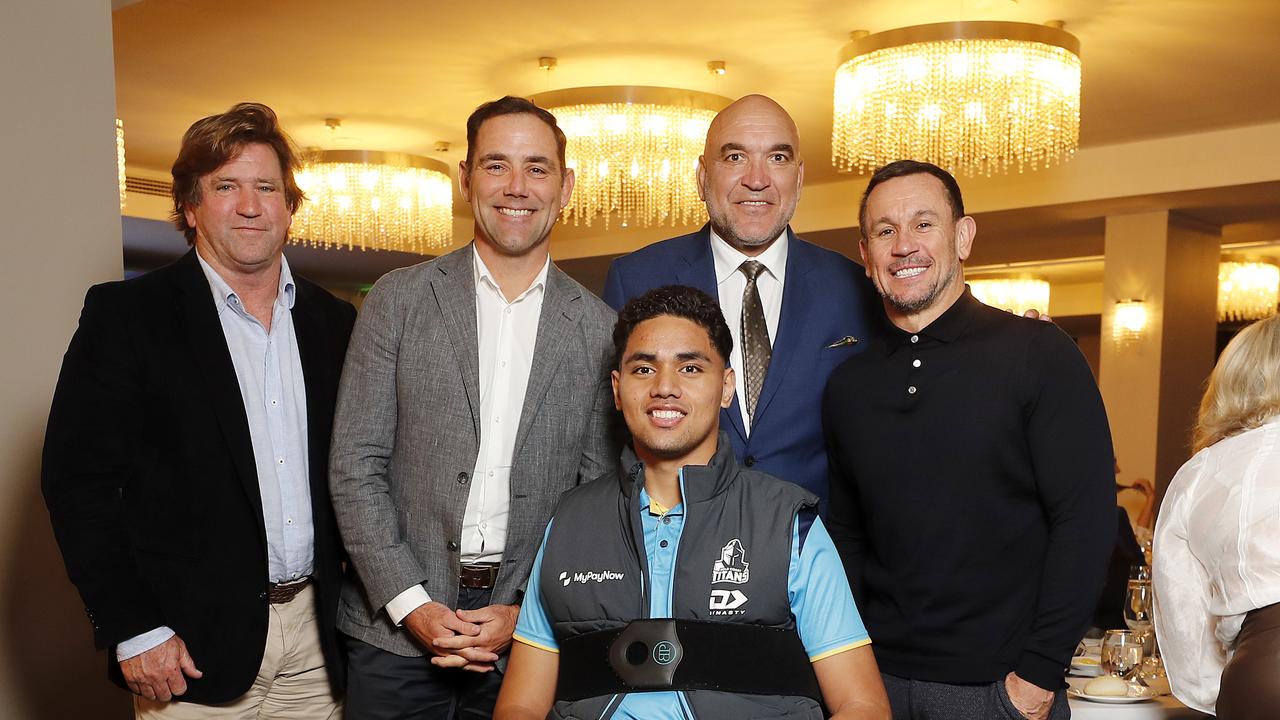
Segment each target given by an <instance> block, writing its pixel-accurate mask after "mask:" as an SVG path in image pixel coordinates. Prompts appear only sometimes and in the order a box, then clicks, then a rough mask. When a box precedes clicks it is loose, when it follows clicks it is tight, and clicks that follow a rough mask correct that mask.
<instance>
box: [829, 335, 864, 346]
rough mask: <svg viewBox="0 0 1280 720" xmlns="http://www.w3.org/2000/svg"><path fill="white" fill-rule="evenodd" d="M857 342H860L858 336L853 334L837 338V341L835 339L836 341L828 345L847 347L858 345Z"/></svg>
mask: <svg viewBox="0 0 1280 720" xmlns="http://www.w3.org/2000/svg"><path fill="white" fill-rule="evenodd" d="M857 343H858V338H856V337H854V336H852V335H845V336H844V337H842V338H840V339H839V340H837V341H835V342H833V343H831V344H830V345H828V346H827V347H829V348H838V347H845V346H846V345H856V344H857Z"/></svg>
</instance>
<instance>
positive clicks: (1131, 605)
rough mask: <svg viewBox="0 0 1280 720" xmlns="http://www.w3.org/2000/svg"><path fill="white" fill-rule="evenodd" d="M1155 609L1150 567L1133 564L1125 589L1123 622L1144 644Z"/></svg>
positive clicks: (1149, 632) (1149, 633) (1148, 634)
mask: <svg viewBox="0 0 1280 720" xmlns="http://www.w3.org/2000/svg"><path fill="white" fill-rule="evenodd" d="M1154 610H1155V607H1154V603H1153V602H1152V594H1151V567H1150V566H1149V565H1134V566H1132V567H1131V568H1130V569H1129V586H1128V588H1127V589H1126V591H1125V599H1124V624H1125V625H1128V626H1129V629H1130V630H1132V631H1134V633H1136V634H1137V639H1138V642H1139V643H1141V644H1142V645H1144V646H1145V645H1146V642H1147V640H1148V638H1149V636H1150V635H1151V615H1152V613H1153V611H1154Z"/></svg>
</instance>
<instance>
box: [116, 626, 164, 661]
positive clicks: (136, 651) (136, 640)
mask: <svg viewBox="0 0 1280 720" xmlns="http://www.w3.org/2000/svg"><path fill="white" fill-rule="evenodd" d="M175 634H176V633H174V632H173V630H172V629H171V628H170V627H169V626H168V625H161V626H160V627H158V628H156V629H154V630H148V631H147V632H144V633H142V634H141V635H135V636H133V637H131V638H129V639H128V640H125V641H124V642H122V643H120V644H119V645H117V646H116V661H117V662H120V661H124V660H128V659H129V658H131V657H137V656H139V655H141V654H142V653H144V652H146V651H148V650H150V649H152V648H154V647H156V646H158V645H159V644H160V643H163V642H165V641H166V640H168V639H169V638H171V637H173V636H174V635H175Z"/></svg>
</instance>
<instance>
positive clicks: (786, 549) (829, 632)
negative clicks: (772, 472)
mask: <svg viewBox="0 0 1280 720" xmlns="http://www.w3.org/2000/svg"><path fill="white" fill-rule="evenodd" d="M613 341H614V347H615V350H616V353H617V355H616V362H615V368H616V369H615V370H614V371H613V393H614V403H615V405H617V407H618V409H619V410H621V411H622V416H623V418H624V420H625V421H626V424H627V428H628V429H629V430H630V431H631V445H630V447H626V448H624V449H623V451H622V457H621V462H620V463H619V465H618V467H617V469H616V470H615V471H614V472H612V473H610V474H608V475H605V476H604V477H602V478H600V479H598V480H595V481H594V482H590V483H587V484H585V485H581V486H579V487H577V488H574V489H573V490H570V491H569V492H567V493H565V495H564V496H563V497H562V498H561V500H560V505H559V507H558V508H557V510H556V513H555V516H554V517H553V518H552V521H551V523H550V524H549V525H548V527H547V531H546V535H545V537H544V538H543V543H542V548H541V549H540V550H539V551H538V556H537V560H536V561H535V563H534V566H533V572H532V574H531V575H530V578H529V583H528V588H527V592H526V594H525V597H524V604H523V607H522V609H521V611H520V619H519V622H518V624H517V626H516V631H515V635H514V639H515V640H516V641H517V642H516V643H514V645H513V646H512V651H511V663H510V666H509V668H508V670H507V676H506V678H505V680H504V682H503V686H502V691H501V694H500V695H499V697H498V705H497V710H496V713H495V717H496V718H498V719H499V720H518V719H523V718H538V719H541V718H545V717H548V713H550V716H551V717H556V718H562V717H578V718H583V717H590V718H605V719H608V718H613V719H615V720H616V719H618V718H644V719H645V720H653V719H654V718H688V717H694V718H736V717H742V718H746V717H763V716H767V717H771V718H814V719H815V720H817V719H819V718H822V717H823V710H822V707H821V705H820V703H822V704H825V705H826V707H827V708H828V709H829V711H830V712H831V714H832V717H835V718H841V719H846V718H847V719H853V718H888V717H889V704H888V700H887V699H886V697H885V692H884V687H883V686H882V684H881V681H880V674H879V671H878V669H877V667H876V662H875V658H874V657H873V656H872V653H871V647H870V640H869V639H868V637H867V632H866V630H865V629H864V627H863V624H862V620H861V618H860V617H859V616H858V610H857V608H856V607H855V606H854V602H853V596H852V594H851V593H850V591H849V585H848V582H847V580H846V579H845V574H844V569H843V567H842V565H841V563H840V559H839V557H838V556H837V554H836V550H835V547H834V545H833V544H832V542H831V538H830V537H829V536H828V534H827V531H826V529H825V528H824V527H823V525H822V522H821V520H819V519H818V517H817V515H816V513H815V506H816V503H817V498H816V497H814V496H813V495H812V494H811V493H809V492H808V491H807V490H804V489H802V488H800V487H799V486H797V485H794V484H791V483H787V482H782V481H780V480H777V479H775V478H772V477H770V476H768V475H765V474H763V473H759V472H754V471H752V470H748V469H745V468H740V467H739V466H738V464H737V462H736V461H735V460H734V457H733V453H732V449H731V447H730V445H729V440H728V438H727V437H726V436H723V435H721V434H720V432H719V420H720V410H721V408H727V407H729V406H730V403H731V402H732V400H733V396H734V378H733V370H732V369H731V368H729V367H728V362H727V359H728V357H729V351H730V348H731V346H732V342H733V341H732V339H731V336H730V334H729V328H728V327H727V326H726V325H725V322H724V318H723V316H722V314H721V312H720V309H719V307H718V306H717V305H716V303H715V301H714V300H712V299H711V298H710V297H708V296H707V295H706V294H704V293H703V292H701V291H699V290H695V289H693V288H689V287H680V286H669V287H664V288H658V289H656V290H653V291H650V292H649V293H646V294H645V295H642V296H640V297H638V298H635V299H633V300H632V301H631V302H629V303H627V305H626V306H625V307H624V308H623V309H622V312H621V313H620V314H619V317H618V323H617V325H616V326H615V328H614V332H613ZM815 411H816V409H815Z"/></svg>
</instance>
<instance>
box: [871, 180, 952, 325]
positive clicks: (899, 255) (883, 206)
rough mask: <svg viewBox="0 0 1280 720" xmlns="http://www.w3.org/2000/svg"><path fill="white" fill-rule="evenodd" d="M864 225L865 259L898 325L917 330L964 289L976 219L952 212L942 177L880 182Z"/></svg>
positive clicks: (932, 318)
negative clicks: (964, 268)
mask: <svg viewBox="0 0 1280 720" xmlns="http://www.w3.org/2000/svg"><path fill="white" fill-rule="evenodd" d="M863 226H864V227H865V228H866V233H867V234H866V236H865V237H863V239H862V241H861V242H860V243H859V245H858V249H859V250H860V251H861V253H862V264H863V265H864V266H865V267H866V269H867V277H870V278H871V280H872V282H874V283H875V286H876V289H877V290H879V291H880V296H881V297H882V298H884V306H885V312H886V313H887V314H888V316H889V320H891V321H892V322H893V324H894V325H897V326H898V327H900V328H902V329H903V330H906V331H908V332H915V331H918V330H920V329H922V328H924V327H925V326H926V325H928V324H929V323H931V322H933V321H934V320H935V319H937V317H938V316H939V315H941V314H942V313H944V312H946V310H947V308H949V307H951V305H952V304H953V303H954V302H955V301H956V300H957V299H958V298H959V297H960V296H961V295H962V294H963V293H964V271H963V268H962V263H963V262H964V260H965V259H967V258H968V257H969V251H970V250H971V249H972V247H973V236H974V233H975V225H974V222H973V218H971V217H968V216H965V217H962V218H960V219H958V220H957V219H955V218H954V217H953V213H952V210H951V204H950V202H949V201H948V199H947V192H946V188H944V187H943V185H942V182H941V181H939V180H938V179H937V178H935V177H933V176H932V175H928V174H924V173H918V174H915V175H905V176H902V177H895V178H891V179H889V180H885V181H884V182H883V183H881V184H879V185H877V186H876V187H875V188H874V189H873V190H872V191H871V194H870V195H868V196H867V207H866V221H865V222H864V223H863Z"/></svg>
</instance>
